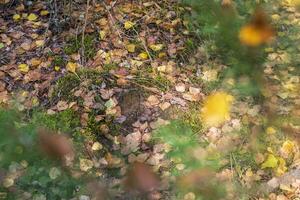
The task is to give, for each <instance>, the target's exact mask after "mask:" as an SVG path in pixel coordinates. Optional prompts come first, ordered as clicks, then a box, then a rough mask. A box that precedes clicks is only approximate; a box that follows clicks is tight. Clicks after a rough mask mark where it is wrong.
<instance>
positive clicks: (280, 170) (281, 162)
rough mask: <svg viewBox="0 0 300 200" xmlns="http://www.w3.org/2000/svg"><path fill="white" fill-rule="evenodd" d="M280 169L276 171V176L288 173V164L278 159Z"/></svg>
mask: <svg viewBox="0 0 300 200" xmlns="http://www.w3.org/2000/svg"><path fill="white" fill-rule="evenodd" d="M278 163H279V164H278V168H277V169H276V171H275V173H276V176H281V175H283V174H284V173H285V172H286V171H287V167H286V162H285V160H284V159H283V158H278Z"/></svg>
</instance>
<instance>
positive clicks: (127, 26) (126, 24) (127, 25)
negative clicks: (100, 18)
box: [124, 21, 134, 30]
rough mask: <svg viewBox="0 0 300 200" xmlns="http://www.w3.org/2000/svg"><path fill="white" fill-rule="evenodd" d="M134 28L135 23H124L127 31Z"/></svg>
mask: <svg viewBox="0 0 300 200" xmlns="http://www.w3.org/2000/svg"><path fill="white" fill-rule="evenodd" d="M133 26H134V23H133V22H131V21H126V22H125V23H124V28H125V29H126V30H128V29H131V28H132V27H133Z"/></svg>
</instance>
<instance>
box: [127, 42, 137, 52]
mask: <svg viewBox="0 0 300 200" xmlns="http://www.w3.org/2000/svg"><path fill="white" fill-rule="evenodd" d="M126 49H127V51H128V52H130V53H134V52H135V45H134V44H128V45H127V46H126Z"/></svg>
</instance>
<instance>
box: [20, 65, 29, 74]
mask: <svg viewBox="0 0 300 200" xmlns="http://www.w3.org/2000/svg"><path fill="white" fill-rule="evenodd" d="M18 68H19V70H20V72H23V73H27V72H28V71H29V66H28V65H27V64H20V65H19V66H18Z"/></svg>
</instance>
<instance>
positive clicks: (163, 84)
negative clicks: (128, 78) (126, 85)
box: [133, 71, 171, 92]
mask: <svg viewBox="0 0 300 200" xmlns="http://www.w3.org/2000/svg"><path fill="white" fill-rule="evenodd" d="M149 72H150V71H149ZM145 74H147V75H148V74H149V73H147V72H145V71H141V72H139V73H138V74H137V75H136V78H135V79H133V80H134V81H135V82H136V83H137V84H139V85H144V86H146V87H155V88H157V89H159V90H161V91H163V92H166V91H168V90H169V89H170V87H171V81H169V80H168V79H167V78H166V77H165V76H163V75H156V76H155V77H150V76H145Z"/></svg>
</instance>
